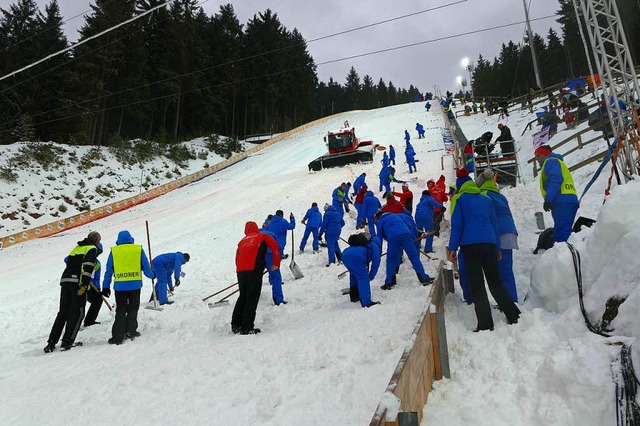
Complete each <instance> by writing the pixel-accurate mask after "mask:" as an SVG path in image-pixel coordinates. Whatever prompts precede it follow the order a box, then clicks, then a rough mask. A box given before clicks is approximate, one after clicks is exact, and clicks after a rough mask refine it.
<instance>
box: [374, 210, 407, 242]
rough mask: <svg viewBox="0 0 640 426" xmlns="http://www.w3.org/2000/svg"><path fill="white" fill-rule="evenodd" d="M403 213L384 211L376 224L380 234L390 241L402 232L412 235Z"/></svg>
mask: <svg viewBox="0 0 640 426" xmlns="http://www.w3.org/2000/svg"><path fill="white" fill-rule="evenodd" d="M400 216H401V213H400V214H394V213H382V215H381V216H380V218H379V219H378V223H377V224H376V225H377V227H378V235H380V238H383V239H385V240H387V241H389V240H390V239H391V238H393V237H396V236H398V235H402V234H409V235H411V231H410V230H409V228H408V227H407V225H406V224H405V223H404V220H402V217H400Z"/></svg>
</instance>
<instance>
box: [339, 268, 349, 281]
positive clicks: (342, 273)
mask: <svg viewBox="0 0 640 426" xmlns="http://www.w3.org/2000/svg"><path fill="white" fill-rule="evenodd" d="M348 273H349V270H348V269H347V270H346V271H344V272H340V274H338V279H339V280H341V279H343V278H344V277H346V276H347V274H348Z"/></svg>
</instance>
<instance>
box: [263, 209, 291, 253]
mask: <svg viewBox="0 0 640 426" xmlns="http://www.w3.org/2000/svg"><path fill="white" fill-rule="evenodd" d="M295 227H296V219H295V218H293V217H292V218H291V219H290V220H289V221H288V222H287V220H286V219H285V218H283V217H282V216H278V215H277V214H276V215H273V217H272V218H271V221H270V222H269V223H268V224H267V230H268V231H270V232H273V233H274V234H275V235H276V241H277V242H278V247H280V251H282V250H283V249H284V246H285V245H286V244H287V231H289V230H291V229H295Z"/></svg>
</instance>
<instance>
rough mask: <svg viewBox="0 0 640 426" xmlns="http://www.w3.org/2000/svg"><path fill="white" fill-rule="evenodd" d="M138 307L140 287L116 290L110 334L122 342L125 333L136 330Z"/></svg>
mask: <svg viewBox="0 0 640 426" xmlns="http://www.w3.org/2000/svg"><path fill="white" fill-rule="evenodd" d="M139 308H140V289H137V290H126V291H117V290H116V319H115V320H114V321H113V327H112V328H111V336H112V337H113V340H115V341H117V342H122V340H124V335H125V333H135V332H136V331H138V309H139Z"/></svg>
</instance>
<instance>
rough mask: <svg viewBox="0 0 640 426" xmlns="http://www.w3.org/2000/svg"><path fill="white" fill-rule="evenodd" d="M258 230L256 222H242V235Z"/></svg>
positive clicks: (251, 233)
mask: <svg viewBox="0 0 640 426" xmlns="http://www.w3.org/2000/svg"><path fill="white" fill-rule="evenodd" d="M258 232H260V230H259V229H258V224H257V223H255V222H247V223H245V224H244V235H253V234H257V233H258Z"/></svg>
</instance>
